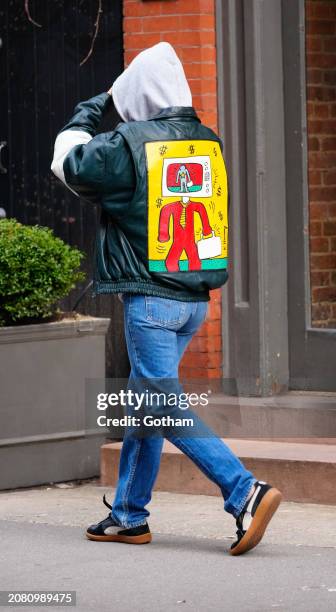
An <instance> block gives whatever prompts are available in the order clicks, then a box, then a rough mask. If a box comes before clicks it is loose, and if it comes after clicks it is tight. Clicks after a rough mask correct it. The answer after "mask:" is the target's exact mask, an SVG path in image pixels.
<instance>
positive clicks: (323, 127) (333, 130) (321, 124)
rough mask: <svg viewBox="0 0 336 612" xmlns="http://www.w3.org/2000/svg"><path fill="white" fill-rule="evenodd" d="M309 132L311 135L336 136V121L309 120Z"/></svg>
mask: <svg viewBox="0 0 336 612" xmlns="http://www.w3.org/2000/svg"><path fill="white" fill-rule="evenodd" d="M308 131H309V132H310V134H327V135H328V136H329V135H331V134H336V121H335V120H333V119H330V120H329V121H328V120H326V121H323V120H321V121H319V120H314V119H309V120H308Z"/></svg>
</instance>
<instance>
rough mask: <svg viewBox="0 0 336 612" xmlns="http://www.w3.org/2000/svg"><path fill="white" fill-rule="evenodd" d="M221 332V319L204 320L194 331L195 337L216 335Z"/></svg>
mask: <svg viewBox="0 0 336 612" xmlns="http://www.w3.org/2000/svg"><path fill="white" fill-rule="evenodd" d="M221 332H222V326H221V321H220V320H217V321H205V323H203V325H202V326H201V328H200V329H199V331H198V332H197V333H196V337H202V336H218V335H220V334H221Z"/></svg>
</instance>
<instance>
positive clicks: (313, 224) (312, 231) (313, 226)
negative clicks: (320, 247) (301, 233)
mask: <svg viewBox="0 0 336 612" xmlns="http://www.w3.org/2000/svg"><path fill="white" fill-rule="evenodd" d="M309 235H310V236H321V235H322V223H321V221H310V223H309Z"/></svg>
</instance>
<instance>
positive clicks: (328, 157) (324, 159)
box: [309, 150, 336, 170]
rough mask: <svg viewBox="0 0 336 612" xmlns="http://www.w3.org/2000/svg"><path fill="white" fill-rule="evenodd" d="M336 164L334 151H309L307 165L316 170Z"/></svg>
mask: <svg viewBox="0 0 336 612" xmlns="http://www.w3.org/2000/svg"><path fill="white" fill-rule="evenodd" d="M335 166H336V151H334V150H333V151H328V152H316V153H315V152H312V153H309V167H310V168H314V169H315V170H318V169H319V168H321V169H322V170H325V169H327V168H334V167H335Z"/></svg>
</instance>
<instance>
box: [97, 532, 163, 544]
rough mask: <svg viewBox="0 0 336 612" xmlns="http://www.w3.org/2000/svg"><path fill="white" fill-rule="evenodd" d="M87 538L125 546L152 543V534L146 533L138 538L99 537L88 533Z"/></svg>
mask: <svg viewBox="0 0 336 612" xmlns="http://www.w3.org/2000/svg"><path fill="white" fill-rule="evenodd" d="M86 537H87V538H88V539H89V540H94V541H95V542H123V543H124V544H149V543H150V542H151V541H152V534H151V533H144V534H143V535H138V536H125V535H124V536H122V535H118V534H113V535H104V536H99V535H93V534H92V533H89V532H88V531H87V532H86Z"/></svg>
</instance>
